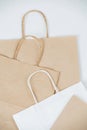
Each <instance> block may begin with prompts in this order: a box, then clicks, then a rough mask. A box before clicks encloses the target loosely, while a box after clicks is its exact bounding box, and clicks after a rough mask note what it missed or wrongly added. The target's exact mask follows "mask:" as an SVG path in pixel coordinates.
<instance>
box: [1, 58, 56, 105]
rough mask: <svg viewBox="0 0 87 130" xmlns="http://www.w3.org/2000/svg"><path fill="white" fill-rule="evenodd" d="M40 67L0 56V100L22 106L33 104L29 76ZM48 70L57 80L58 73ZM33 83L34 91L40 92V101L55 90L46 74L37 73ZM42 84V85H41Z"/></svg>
mask: <svg viewBox="0 0 87 130" xmlns="http://www.w3.org/2000/svg"><path fill="white" fill-rule="evenodd" d="M40 69H42V68H40V67H37V66H31V65H28V64H25V63H22V62H20V61H17V60H14V59H10V58H6V57H4V56H0V100H2V101H5V102H8V103H12V104H15V105H18V106H21V107H28V106H31V105H32V104H33V103H34V100H33V98H32V95H31V93H30V90H29V89H28V87H27V78H28V76H29V75H30V74H31V73H32V72H34V71H36V70H40ZM46 70H47V71H48V72H49V73H50V74H51V75H52V77H53V79H54V81H55V82H57V80H58V73H57V72H54V71H52V70H49V69H46ZM38 78H39V79H41V80H40V82H38V80H37V79H38ZM32 84H33V86H34V87H33V89H34V91H36V94H38V100H39V101H41V100H43V99H44V98H47V97H49V96H50V95H52V94H53V92H54V91H53V89H52V85H51V83H50V82H49V79H48V77H47V76H45V75H44V74H39V75H36V76H35V77H34V80H32ZM41 84H42V87H40V85H41ZM37 85H38V86H37ZM44 86H45V87H44ZM50 87H51V89H50Z"/></svg>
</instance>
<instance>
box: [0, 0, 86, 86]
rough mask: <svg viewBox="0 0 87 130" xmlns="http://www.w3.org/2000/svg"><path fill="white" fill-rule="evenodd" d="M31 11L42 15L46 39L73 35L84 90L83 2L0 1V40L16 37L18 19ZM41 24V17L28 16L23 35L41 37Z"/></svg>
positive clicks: (84, 34)
mask: <svg viewBox="0 0 87 130" xmlns="http://www.w3.org/2000/svg"><path fill="white" fill-rule="evenodd" d="M31 9H38V10H41V11H43V12H44V13H45V15H46V17H47V20H48V25H49V35H50V36H66V35H77V37H78V50H79V61H80V72H81V73H80V74H81V80H82V81H83V83H84V84H85V86H86V87H87V0H0V39H15V38H20V37H21V18H22V16H23V14H24V13H25V12H26V11H28V10H31ZM29 20H30V21H29ZM43 25H44V24H43V19H42V17H40V16H39V15H37V14H32V15H30V17H28V18H27V19H26V28H27V29H26V33H27V34H28V33H29V34H35V35H37V36H41V37H44V36H45V26H43ZM33 32H34V33H33Z"/></svg>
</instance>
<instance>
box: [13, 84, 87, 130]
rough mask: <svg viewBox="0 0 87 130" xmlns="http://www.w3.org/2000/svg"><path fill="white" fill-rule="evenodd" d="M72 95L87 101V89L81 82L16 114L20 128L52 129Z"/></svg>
mask: <svg viewBox="0 0 87 130" xmlns="http://www.w3.org/2000/svg"><path fill="white" fill-rule="evenodd" d="M72 95H76V96H78V97H79V98H80V99H82V100H83V101H85V102H86V103H87V91H86V89H85V87H84V86H83V84H82V83H81V82H80V83H78V84H75V85H73V86H71V87H69V88H67V89H65V90H63V91H61V92H58V93H57V94H55V95H53V96H51V97H49V98H47V99H45V100H43V101H42V102H40V103H37V104H35V105H33V106H31V107H29V108H27V109H25V110H23V111H22V112H19V113H17V114H15V115H14V120H15V122H16V124H17V126H18V128H19V129H20V130H50V128H51V127H52V125H53V124H54V122H55V120H56V119H57V118H58V117H59V115H60V114H61V112H62V111H63V109H64V107H65V105H66V104H67V103H68V102H69V100H70V99H71V97H72Z"/></svg>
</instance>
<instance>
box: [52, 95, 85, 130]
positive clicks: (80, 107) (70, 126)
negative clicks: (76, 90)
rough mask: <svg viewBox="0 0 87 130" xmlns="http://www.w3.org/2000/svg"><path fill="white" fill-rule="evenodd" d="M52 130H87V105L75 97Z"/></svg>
mask: <svg viewBox="0 0 87 130" xmlns="http://www.w3.org/2000/svg"><path fill="white" fill-rule="evenodd" d="M51 130H87V104H86V103H84V102H83V101H81V100H80V99H79V98H77V97H75V96H73V97H72V99H71V100H70V102H69V103H68V104H67V106H66V107H65V109H64V111H63V112H62V114H61V115H60V117H59V118H58V119H57V120H56V122H55V123H54V125H53V127H52V129H51Z"/></svg>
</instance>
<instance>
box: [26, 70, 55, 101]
mask: <svg viewBox="0 0 87 130" xmlns="http://www.w3.org/2000/svg"><path fill="white" fill-rule="evenodd" d="M39 72H41V73H45V74H46V75H47V76H48V77H49V79H50V81H51V83H52V86H53V88H54V92H55V93H57V92H58V88H57V87H56V85H55V83H54V80H53V79H52V77H51V75H50V74H49V73H48V72H47V71H45V70H38V71H35V72H33V73H32V74H31V75H30V76H29V77H28V80H27V84H28V87H29V89H30V91H31V94H32V96H33V99H34V101H35V103H38V101H37V98H36V96H35V94H34V92H33V89H32V86H31V83H30V80H31V78H32V77H33V76H34V75H35V74H37V73H39Z"/></svg>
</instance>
